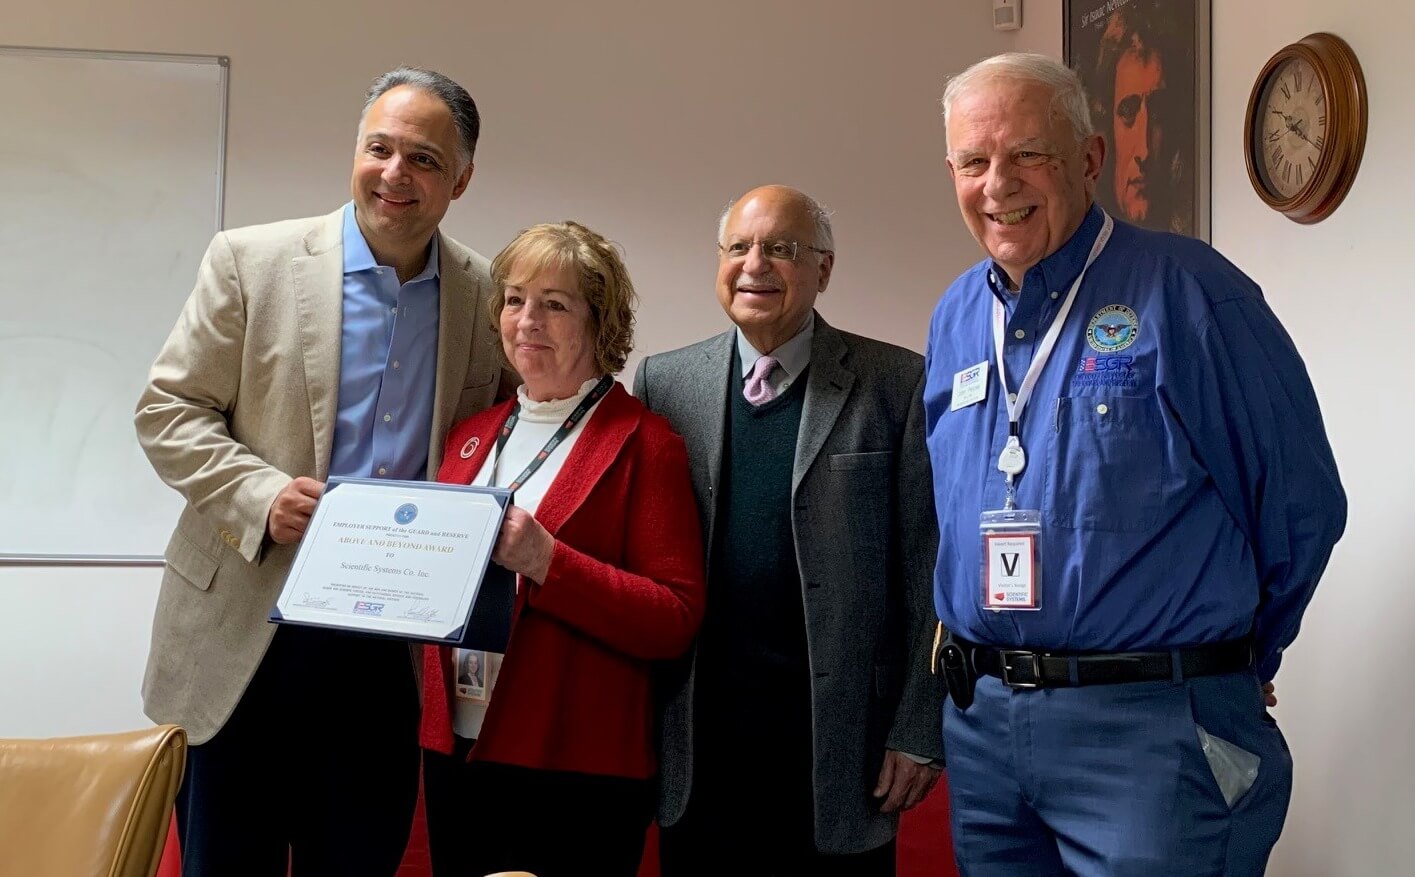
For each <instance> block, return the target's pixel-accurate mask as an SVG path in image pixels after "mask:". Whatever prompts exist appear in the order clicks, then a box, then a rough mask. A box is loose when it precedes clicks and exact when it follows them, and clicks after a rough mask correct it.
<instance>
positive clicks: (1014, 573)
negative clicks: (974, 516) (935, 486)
mask: <svg viewBox="0 0 1415 877" xmlns="http://www.w3.org/2000/svg"><path fill="white" fill-rule="evenodd" d="M979 529H980V530H981V532H982V537H983V608H984V609H991V610H992V611H994V612H1000V611H1004V610H1012V611H1016V610H1037V609H1040V608H1042V601H1041V593H1042V588H1041V585H1042V575H1041V572H1042V564H1041V550H1040V542H1039V539H1038V537H1039V536H1040V535H1041V512H1040V511H1038V510H1036V509H1004V510H1000V511H991V512H983V516H982V522H981V526H980V528H979Z"/></svg>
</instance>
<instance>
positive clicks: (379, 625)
mask: <svg viewBox="0 0 1415 877" xmlns="http://www.w3.org/2000/svg"><path fill="white" fill-rule="evenodd" d="M510 502H511V492H510V491H507V490H500V489H497V488H487V487H463V486H457V485H450V484H436V483H429V482H421V481H378V480H372V479H364V478H331V479H329V483H328V485H327V486H326V487H325V491H324V496H323V497H321V499H320V501H319V505H318V506H317V507H316V508H315V511H314V515H313V517H312V518H311V519H310V524H309V528H308V529H307V530H306V531H305V535H304V538H303V539H302V540H301V541H300V547H299V550H298V552H297V553H296V554H295V562H294V564H293V565H292V566H291V568H290V575H289V576H288V577H287V578H286V579H285V587H284V589H283V590H281V592H280V597H279V598H278V599H277V600H276V601H275V608H274V609H273V610H271V613H270V620H271V621H276V622H280V623H284V624H308V625H316V626H320V627H337V628H342V629H345V630H354V631H362V632H365V633H372V634H381V635H384V636H392V637H397V638H399V639H408V640H419V641H424V642H441V643H450V644H463V643H485V644H486V645H480V644H479V645H478V646H477V647H491V648H493V649H494V647H495V646H496V645H497V644H498V643H500V644H501V645H502V646H503V647H504V638H505V635H506V630H505V628H507V627H509V624H510V614H511V602H512V594H511V591H512V588H513V586H512V585H511V584H510V582H511V581H512V578H511V577H510V574H509V573H507V572H506V571H505V570H503V569H501V568H500V567H498V566H495V565H491V564H490V561H491V551H492V548H493V547H494V546H495V545H496V537H497V534H498V533H499V532H500V531H501V519H502V518H503V517H504V515H505V513H506V506H507V505H509V504H510ZM484 585H485V588H484ZM483 590H486V591H487V592H488V593H485V594H483V593H482V592H483ZM493 591H494V592H495V593H492V592H493ZM502 591H505V593H502ZM479 597H480V598H481V599H479ZM474 607H475V609H476V612H475V613H474V612H473V609H474ZM484 610H486V611H484ZM479 619H481V623H480V627H482V628H497V629H495V630H492V629H481V630H479V629H478V627H479Z"/></svg>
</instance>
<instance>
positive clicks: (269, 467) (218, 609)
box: [136, 208, 515, 744]
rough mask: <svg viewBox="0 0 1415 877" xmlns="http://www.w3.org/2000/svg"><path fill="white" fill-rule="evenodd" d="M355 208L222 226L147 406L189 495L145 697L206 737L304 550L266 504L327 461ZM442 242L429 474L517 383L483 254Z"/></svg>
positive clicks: (315, 474)
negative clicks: (499, 332) (450, 441)
mask: <svg viewBox="0 0 1415 877" xmlns="http://www.w3.org/2000/svg"><path fill="white" fill-rule="evenodd" d="M342 219H343V213H342V208H341V209H340V210H336V211H335V212H334V213H331V214H329V215H327V216H322V217H315V218H310V219H296V220H289V221H285V222H277V223H272V224H270V225H260V226H252V227H249V228H240V229H235V230H233V231H226V232H221V233H220V234H217V235H216V237H215V238H214V239H213V240H212V242H211V246H210V247H209V248H208V249H207V252H206V256H205V258H204V259H203V260H202V265H201V269H200V271H199V272H198V275H197V283H196V288H195V289H193V290H192V294H191V297H190V298H188V299H187V303H186V306H185V307H184V308H183V309H182V314H181V316H180V317H179V318H178V320H177V325H176V326H175V327H174V328H173V330H172V334H171V335H170V336H169V337H168V339H167V343H166V344H165V345H164V346H163V348H162V352H161V353H160V354H158V357H157V361H156V362H155V363H154V364H153V367H152V372H151V374H150V376H149V383H148V386H147V389H146V390H145V391H144V392H143V395H142V399H141V400H140V401H139V403H138V409H137V417H136V424H137V431H138V440H139V441H140V442H141V444H142V446H143V450H144V451H146V452H147V456H148V459H149V460H150V461H151V462H152V465H153V468H155V469H156V470H157V474H158V475H159V476H161V478H162V480H163V481H165V482H166V483H167V484H169V485H170V486H172V487H173V488H174V489H176V490H177V491H178V492H179V493H181V494H182V495H183V496H184V497H186V500H187V507H186V508H185V509H184V510H183V511H182V514H181V517H180V518H179V519H178V521H177V528H176V530H175V531H174V532H173V533H172V539H171V541H170V542H169V543H168V545H167V551H166V555H165V556H166V561H167V565H166V570H165V572H164V574H163V578H162V590H161V593H160V595H159V596H158V600H157V612H156V615H155V617H154V619H153V625H152V648H151V651H150V652H149V654H148V663H147V674H146V677H145V679H144V680H143V701H144V707H145V710H146V712H147V714H148V716H149V717H150V718H152V719H153V721H155V722H172V723H176V724H179V725H182V726H183V727H185V728H186V729H187V733H188V734H189V735H190V738H191V742H192V743H194V744H198V743H203V742H205V741H206V740H208V739H210V738H211V737H212V736H214V735H215V734H216V732H217V731H218V730H220V729H221V726H222V725H223V724H225V722H226V720H227V719H228V718H229V717H230V715H231V712H232V711H233V710H234V709H235V707H236V703H237V701H239V700H240V698H241V694H242V693H243V692H244V691H245V689H246V686H247V684H248V683H249V682H250V680H251V677H252V676H253V675H254V674H255V671H256V667H257V666H258V665H259V664H260V661H261V658H262V656H264V654H265V650H266V648H267V647H268V646H269V644H270V640H271V638H272V637H273V636H274V634H275V625H273V624H270V623H268V622H267V621H266V618H267V617H268V615H269V613H270V607H271V606H272V605H273V604H274V602H275V598H276V596H277V595H278V593H279V590H280V587H281V585H282V584H283V582H284V579H285V574H286V572H287V571H288V570H289V567H290V562H291V561H292V560H293V558H294V546H282V545H275V544H274V543H272V542H271V541H270V540H269V539H268V538H267V536H266V519H267V516H268V514H269V511H270V506H271V504H272V503H273V502H274V501H275V496H276V494H278V493H279V492H280V491H281V489H283V488H284V487H285V485H286V484H288V483H289V482H290V481H291V480H293V478H294V477H295V476H298V475H306V476H309V477H311V478H315V479H318V480H320V481H323V480H325V478H326V477H327V476H328V473H329V458H330V453H331V448H332V446H333V439H334V420H335V414H336V412H337V410H338V401H339V400H338V396H339V368H340V332H341V329H342V326H343V285H344V261H343V237H342V228H343V225H342ZM439 234H440V233H439ZM440 248H441V249H440V254H441V255H440V259H441V264H440V275H441V294H440V299H441V310H440V315H439V322H438V334H437V388H436V395H435V397H434V403H433V420H432V430H431V433H430V434H429V435H428V475H429V477H431V476H433V475H435V474H436V472H437V467H438V465H439V463H440V462H441V458H442V443H443V438H444V436H445V435H446V433H447V430H448V428H449V427H451V426H452V424H454V423H456V422H458V421H460V420H461V419H462V418H464V417H467V416H468V415H470V414H472V413H474V412H476V411H479V410H481V409H483V408H486V407H488V406H489V405H491V404H492V403H493V402H494V401H495V400H496V399H497V398H498V397H499V396H502V395H505V394H506V393H508V392H510V391H511V388H512V387H514V384H515V379H514V373H512V372H511V371H510V370H509V369H506V368H505V367H504V366H503V360H502V358H501V354H500V343H499V341H498V340H497V338H496V336H495V334H494V333H493V331H492V329H491V322H490V316H489V309H488V307H487V303H486V300H487V297H488V295H489V293H490V292H491V279H490V276H489V273H488V268H489V264H488V262H487V260H486V259H485V258H483V257H482V256H480V255H478V254H477V253H475V252H473V251H471V250H469V249H467V248H466V247H464V246H462V245H461V244H458V243H457V242H456V241H453V240H452V239H451V238H448V237H446V236H445V235H444V236H441V238H440Z"/></svg>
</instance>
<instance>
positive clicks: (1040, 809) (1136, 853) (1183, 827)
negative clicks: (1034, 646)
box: [943, 672, 1292, 877]
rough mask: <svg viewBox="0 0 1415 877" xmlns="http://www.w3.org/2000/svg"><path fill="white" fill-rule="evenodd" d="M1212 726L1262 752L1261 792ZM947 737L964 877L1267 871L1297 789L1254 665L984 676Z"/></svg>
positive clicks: (951, 710) (1219, 876) (948, 720)
mask: <svg viewBox="0 0 1415 877" xmlns="http://www.w3.org/2000/svg"><path fill="white" fill-rule="evenodd" d="M1200 728H1202V729H1203V731H1204V732H1206V733H1207V735H1208V736H1209V738H1210V745H1211V747H1219V748H1224V747H1225V746H1226V745H1227V744H1231V745H1232V747H1237V749H1232V748H1229V749H1228V750H1227V751H1228V752H1229V753H1235V752H1237V750H1242V751H1243V752H1239V753H1237V754H1238V758H1239V759H1244V758H1245V756H1244V755H1243V753H1248V754H1251V755H1254V756H1257V757H1258V758H1259V759H1261V763H1260V764H1259V766H1258V768H1257V774H1256V778H1255V779H1251V786H1248V785H1247V781H1248V779H1249V778H1250V777H1244V776H1239V777H1238V779H1237V780H1236V782H1235V780H1234V774H1233V772H1232V771H1231V770H1230V771H1227V772H1225V770H1224V767H1225V766H1224V765H1223V764H1222V763H1220V764H1218V765H1217V766H1216V767H1215V766H1211V762H1210V756H1208V755H1206V754H1205V750H1204V745H1203V743H1201V736H1200ZM943 737H944V751H945V753H946V754H947V757H948V786H949V793H950V796H951V806H952V823H953V837H954V849H955V852H956V855H957V858H958V866H959V871H960V872H961V874H962V875H964V877H993V875H997V877H1004V875H1005V877H1033V875H1035V877H1052V875H1068V874H1074V875H1080V877H1131V875H1135V877H1141V875H1143V877H1165V875H1174V877H1206V875H1213V877H1243V875H1253V877H1261V875H1262V873H1263V870H1264V868H1265V866H1266V863H1267V859H1268V854H1269V852H1270V851H1271V850H1272V847H1273V844H1275V843H1276V842H1277V838H1278V835H1279V834H1280V833H1281V832H1282V823H1283V820H1284V818H1285V817H1286V815H1287V804H1288V799H1289V798H1290V797H1291V792H1292V758H1291V756H1290V754H1289V753H1288V749H1287V743H1286V742H1285V741H1284V740H1283V737H1282V732H1281V731H1279V730H1278V727H1277V724H1276V723H1275V722H1274V721H1273V720H1272V719H1271V718H1270V717H1269V716H1268V715H1267V713H1266V711H1265V710H1264V708H1263V702H1262V694H1261V691H1260V689H1259V684H1258V680H1257V677H1256V676H1254V675H1253V674H1252V673H1251V672H1249V673H1232V674H1227V675H1223V676H1204V677H1197V678H1193V679H1186V680H1184V681H1182V682H1170V681H1165V682H1137V683H1127V684H1119V685H1095V686H1088V687H1083V688H1052V689H1041V690H1025V691H1014V690H1012V689H1010V688H1008V687H1007V686H1005V685H1003V684H1002V682H1001V681H1000V680H998V679H994V678H992V677H990V676H984V677H982V678H980V679H979V680H978V687H977V693H976V696H975V700H974V702H973V704H972V705H971V706H970V707H969V708H968V709H967V710H959V709H957V708H956V707H955V706H954V705H953V703H952V702H951V701H949V702H947V703H946V704H945V706H944V716H943ZM1215 739H1216V740H1217V741H1218V742H1217V743H1214V742H1213V741H1214V740H1215ZM1216 771H1217V774H1216ZM1220 777H1222V778H1223V779H1224V780H1225V781H1227V785H1226V786H1223V787H1221V785H1220V783H1219V778H1220ZM1245 786H1246V788H1245ZM1225 788H1226V792H1225Z"/></svg>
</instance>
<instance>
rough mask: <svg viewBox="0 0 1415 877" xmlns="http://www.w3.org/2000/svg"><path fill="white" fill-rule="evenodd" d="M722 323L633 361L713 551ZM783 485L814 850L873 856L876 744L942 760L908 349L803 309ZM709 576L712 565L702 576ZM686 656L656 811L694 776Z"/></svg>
mask: <svg viewBox="0 0 1415 877" xmlns="http://www.w3.org/2000/svg"><path fill="white" fill-rule="evenodd" d="M735 343H736V330H735V329H734V330H730V331H728V332H725V333H723V334H721V335H718V336H717V337H715V338H709V339H708V340H706V341H703V342H700V343H698V344H694V345H692V346H690V347H685V348H682V349H681V350H675V351H672V352H671V353H663V354H659V355H656V356H650V357H648V358H646V359H645V360H644V361H643V362H641V363H640V364H639V370H638V373H637V374H636V375H635V378H634V394H635V395H636V396H638V397H639V398H640V399H641V400H643V402H644V403H645V404H646V405H648V407H649V410H651V411H654V412H656V413H658V414H661V415H663V416H664V417H667V418H668V420H669V421H670V422H671V423H672V425H673V429H674V430H675V431H677V432H678V433H679V434H680V435H682V436H683V440H684V441H685V442H686V443H687V446H688V459H689V464H690V466H691V469H692V475H693V489H694V492H695V494H696V497H697V501H698V511H699V513H700V517H701V520H702V526H703V544H704V545H705V546H708V552H709V554H711V545H712V534H713V526H714V524H715V520H714V518H715V516H716V512H717V503H716V502H715V497H716V494H717V485H718V479H719V476H720V473H721V469H722V444H723V431H724V429H725V427H726V411H727V402H728V393H730V392H736V391H737V389H738V387H739V385H740V380H733V376H732V375H731V373H730V372H731V363H732V347H733V345H734V344H735ZM807 375H808V378H807V384H806V398H805V408H804V411H803V412H802V414H801V429H800V434H799V437H798V439H797V445H796V462H795V466H794V471H793V473H792V479H791V493H792V503H791V506H792V507H791V524H792V530H793V531H794V532H795V536H796V561H797V563H798V564H799V566H800V570H801V586H802V590H801V599H802V600H803V601H804V604H805V614H806V627H807V642H808V643H809V645H808V650H809V658H810V665H811V671H812V674H811V675H812V697H811V700H812V712H813V718H812V728H813V730H812V735H813V738H814V764H815V767H814V776H815V789H814V795H815V837H816V846H817V847H818V848H819V849H820V850H821V851H822V852H826V853H853V852H861V851H864V850H868V849H873V848H874V847H877V846H879V845H880V844H882V843H885V842H886V841H888V840H889V839H890V838H891V837H893V835H894V833H895V831H896V830H897V828H898V818H897V817H896V816H893V815H889V816H886V815H884V814H881V813H880V812H879V804H878V801H877V800H876V799H875V798H874V797H873V796H872V795H871V792H872V791H873V789H874V785H875V782H876V781H877V779H878V777H879V770H880V765H881V764H882V762H883V759H884V753H885V750H886V749H896V750H899V751H902V752H909V753H913V754H915V755H921V756H929V757H933V758H942V757H943V751H942V749H943V742H942V738H941V731H940V720H941V715H942V714H941V709H942V695H943V688H942V686H941V684H939V683H938V681H937V680H936V679H935V678H934V677H933V676H932V675H931V674H930V672H929V650H930V646H931V642H932V637H933V631H934V625H935V613H934V609H933V568H934V560H935V558H936V556H937V552H938V526H937V522H936V519H935V516H934V510H933V498H932V482H931V479H930V471H929V460H928V452H927V449H926V448H925V445H924V408H923V396H922V391H923V380H924V363H923V357H921V356H919V354H917V353H914V352H912V351H909V350H905V349H903V348H901V347H895V346H894V345H891V344H885V343H883V342H880V341H874V340H871V339H869V338H862V337H860V336H859V335H851V334H849V333H847V332H841V331H839V330H837V329H834V328H832V327H831V326H830V325H828V324H827V323H826V322H825V320H823V319H821V317H820V315H819V314H817V315H816V328H815V337H814V339H813V341H812V346H811V365H810V370H809V371H808V372H807ZM709 576H711V571H710V570H709ZM709 599H711V596H709ZM695 663H696V657H695V654H694V653H691V652H690V654H689V655H688V656H687V658H685V659H684V662H683V664H682V666H680V667H677V668H674V669H673V670H672V671H670V672H668V673H667V674H666V676H667V677H668V678H666V679H665V690H664V692H663V697H664V703H663V716H662V728H661V735H662V742H661V746H662V755H661V760H662V763H661V777H660V781H661V790H660V791H661V797H660V805H659V820H660V821H661V822H662V823H663V824H664V825H672V824H673V823H675V822H677V821H678V820H679V819H680V818H681V817H682V815H683V811H684V809H685V808H686V807H687V803H688V795H689V792H690V790H691V788H692V782H693V677H694V670H695Z"/></svg>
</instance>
